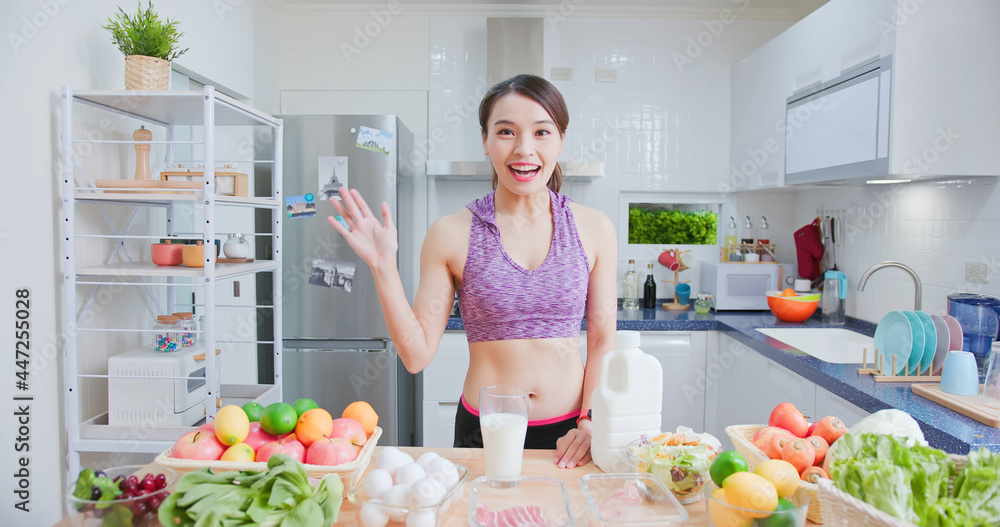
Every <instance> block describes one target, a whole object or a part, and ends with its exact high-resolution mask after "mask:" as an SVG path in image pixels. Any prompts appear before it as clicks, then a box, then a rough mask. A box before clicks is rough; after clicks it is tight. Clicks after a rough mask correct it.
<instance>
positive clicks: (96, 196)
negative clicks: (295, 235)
mask: <svg viewBox="0 0 1000 527" xmlns="http://www.w3.org/2000/svg"><path fill="white" fill-rule="evenodd" d="M61 102H62V129H61V143H62V161H61V162H62V168H63V170H62V171H61V174H62V177H63V181H61V182H60V183H61V186H62V218H63V226H62V234H63V235H62V240H61V241H62V246H63V254H62V275H63V291H62V304H63V305H62V318H63V324H64V326H65V327H66V330H65V335H64V338H65V341H64V349H63V361H64V362H63V369H64V379H65V387H64V390H65V392H64V394H65V404H64V407H65V419H66V428H67V435H68V438H67V441H68V451H69V455H68V467H67V469H68V479H67V481H72V479H73V478H75V475H76V474H77V473H78V472H79V469H80V453H81V452H120V451H123V450H128V451H130V452H140V453H158V452H161V451H163V450H165V449H166V448H169V447H170V445H172V444H173V443H174V441H175V440H176V439H177V438H178V437H180V435H181V434H183V433H184V432H185V431H188V430H191V429H192V428H189V427H182V426H155V424H154V426H152V427H151V429H146V427H143V430H142V433H141V434H136V430H135V429H136V428H137V427H136V426H128V427H118V426H112V425H109V424H108V418H107V415H108V414H107V413H105V414H103V415H97V416H87V417H81V415H80V413H81V412H80V404H81V401H80V398H81V395H82V394H81V393H80V379H82V378H94V377H97V378H105V379H110V376H109V375H107V374H105V375H94V374H82V373H80V370H79V365H78V361H77V359H78V357H79V356H80V355H79V354H80V353H81V351H83V352H85V350H80V349H78V346H77V344H78V338H77V337H78V333H79V332H81V331H105V332H115V331H118V332H121V331H130V332H149V328H148V327H147V328H94V327H82V326H81V321H82V320H83V317H84V315H85V314H86V313H87V312H88V310H89V309H91V307H92V304H93V302H94V298H95V296H96V295H97V293H98V291H99V290H100V288H101V287H103V286H106V285H115V286H118V285H122V286H129V287H139V288H142V289H144V290H145V292H146V294H147V296H148V297H149V299H150V300H152V303H153V304H154V305H156V306H157V309H159V302H157V301H156V298H155V297H154V295H153V293H152V290H154V289H157V288H163V289H165V293H164V296H165V298H166V309H165V310H163V311H164V312H166V313H170V312H173V311H174V309H175V307H176V306H177V305H184V304H177V303H176V302H175V290H176V289H177V287H192V288H199V289H202V290H203V291H204V293H203V309H204V311H203V313H204V315H205V324H204V326H203V327H202V328H201V330H200V332H199V335H198V340H199V344H198V345H200V346H203V347H204V349H208V350H211V349H217V348H216V345H217V344H219V343H226V342H233V341H227V340H222V339H217V328H216V309H217V308H220V307H222V308H230V307H244V308H246V307H252V308H254V309H258V308H264V309H271V310H272V323H273V332H274V333H273V334H274V338H273V340H272V341H267V342H260V341H256V340H253V341H247V342H245V343H247V344H249V343H254V344H261V343H264V344H271V345H272V347H273V350H274V381H273V385H257V386H254V387H248V386H247V385H232V387H231V388H230V389H235V391H234V392H233V393H231V394H230V395H232V396H233V397H235V398H242V397H254V396H255V395H257V394H259V393H263V392H264V391H266V392H267V393H268V394H269V397H270V398H272V399H273V398H274V397H276V398H277V400H281V346H280V343H281V341H282V340H281V310H280V309H279V308H277V307H276V306H278V305H279V303H280V299H281V281H282V280H281V269H282V266H281V239H280V234H281V219H282V217H283V215H284V211H283V206H282V203H283V198H282V190H281V181H282V176H281V167H282V122H281V120H280V119H275V118H274V117H272V116H270V115H267V114H265V113H263V112H260V111H258V110H256V109H254V108H251V107H249V106H247V105H245V104H243V103H241V102H239V101H237V100H235V99H232V98H230V97H227V96H225V95H223V94H220V93H216V91H215V89H214V88H213V87H212V86H205V87H204V89H203V90H200V91H74V90H73V89H72V88H71V87H68V86H64V87H63V89H62V101H61ZM77 104H84V105H88V106H91V107H95V108H98V109H100V110H103V111H107V112H111V113H114V114H117V115H121V116H126V117H130V118H133V119H136V120H138V121H140V122H143V123H146V124H150V125H155V126H161V127H163V128H164V129H165V130H166V138H167V139H166V140H165V141H152V142H148V141H147V142H143V143H152V144H163V145H166V146H165V150H166V156H165V159H164V160H163V164H164V166H169V165H172V164H173V148H174V145H181V144H183V145H201V146H202V147H203V149H204V156H203V158H204V159H203V163H204V167H205V168H204V183H205V186H204V188H203V189H201V190H196V191H189V192H187V193H183V194H177V193H168V192H164V191H157V190H148V191H147V190H145V189H144V190H142V191H141V193H136V192H133V193H109V192H106V191H105V190H106V189H98V188H96V187H94V186H93V184H92V182H91V181H90V180H89V179H88V178H87V176H86V174H85V173H84V170H83V167H82V165H81V163H80V162H79V160H78V159H77V158H76V156H75V150H74V146H75V145H76V144H77V143H92V144H97V143H105V144H117V145H122V146H125V145H128V146H132V145H135V144H137V143H139V141H124V140H104V139H101V138H96V139H95V138H92V137H84V138H81V137H74V120H73V114H74V107H75V105H77ZM188 125H193V126H201V127H203V131H204V133H203V137H204V139H202V140H200V141H175V140H174V132H175V130H174V127H175V126H188ZM222 126H251V127H265V128H267V129H269V130H270V131H271V132H272V133H273V145H274V149H273V157H272V158H271V159H264V160H257V159H249V160H239V161H234V162H239V163H250V164H251V165H252V166H256V165H257V164H271V165H272V170H271V178H272V181H271V189H272V194H271V196H269V197H233V196H219V195H216V193H215V177H214V175H215V167H216V166H217V165H218V164H220V163H227V162H230V161H220V160H218V159H216V155H215V152H216V148H215V146H216V145H215V139H214V136H215V134H214V131H215V130H216V128H217V127H222ZM253 130H258V128H253ZM158 172H159V171H158V170H157V171H156V172H154V177H155V174H158ZM252 172H253V170H251V182H250V188H251V189H253V180H252ZM78 176H79V179H81V180H82V181H83V182H84V183H85V186H82V187H77V186H76V184H77V178H78ZM250 193H251V194H253V192H252V191H251V192H250ZM181 202H191V203H194V204H195V205H196V206H197V205H198V204H200V205H202V211H203V213H204V221H205V223H204V228H203V229H202V230H200V231H199V232H198V233H196V234H195V238H196V239H197V238H200V239H201V240H202V242H203V244H204V246H205V247H212V246H214V243H215V237H216V226H215V224H216V221H215V211H216V208H217V207H249V208H253V209H266V210H270V212H271V233H270V241H271V246H272V252H271V255H272V256H271V258H272V259H270V260H254V261H253V262H248V263H216V262H215V259H214V258H209V259H206V262H205V266H204V267H203V268H192V267H184V266H172V267H160V266H157V265H154V264H153V263H152V262H141V261H136V260H134V259H133V258H132V256H131V254H129V251H128V248H127V247H126V245H125V240H128V239H133V240H134V239H146V240H148V241H154V240H157V239H160V238H164V237H166V236H170V235H173V234H175V233H174V221H173V218H174V213H175V210H174V209H175V205H177V204H178V203H181ZM77 204H81V205H85V206H96V207H98V208H99V209H100V211H101V213H102V214H103V215H104V218H105V220H106V221H107V225H108V227H107V228H108V229H109V230H110V232H111V234H107V235H86V234H78V233H77V232H76V205H77ZM105 206H126V207H134V209H133V211H132V214H131V217H130V219H129V220H128V224H127V226H126V227H125V228H124V229H123V230H120V229H119V228H118V227H116V225H115V224H114V223H113V222H112V221H111V219H110V217H109V216H108V214H107V212H106V211H105V209H104V207H105ZM144 207H162V208H165V209H166V215H167V222H166V232H165V233H146V234H149V235H131V234H129V231H130V230H131V229H132V227H133V223H134V221H135V217H136V213H137V212H138V211H139V210H140V209H142V208H144ZM255 234H256V233H255ZM258 235H264V236H266V234H258ZM84 237H90V238H107V239H111V240H114V241H115V242H116V244H115V246H114V250H113V251H112V252H111V254H110V255H109V256H108V257H107V259H106V261H105V262H104V263H103V264H102V265H86V266H77V262H76V240H77V239H78V238H84ZM190 238H191V237H189V239H190ZM260 272H269V273H272V276H273V280H272V283H273V290H272V298H273V299H274V302H273V304H274V305H253V306H222V305H218V304H217V303H216V298H215V286H216V281H217V280H219V279H223V278H232V277H237V276H241V275H250V274H255V273H260ZM86 289H91V290H92V291H91V292H90V297H89V299H88V300H86V301H85V302H84V304H83V306H82V309H81V308H80V306H79V304H78V298H77V294H78V292H79V291H80V290H86ZM81 298H82V297H81ZM78 309H79V311H78ZM154 314H159V313H154ZM122 351H127V350H122ZM218 361H219V359H217V358H216V355H215V354H214V353H206V354H205V378H204V379H205V381H206V383H207V395H206V396H205V399H204V405H205V413H206V415H207V416H208V417H209V418H212V417H214V415H215V411H216V404H215V401H216V399H217V397H220V396H222V395H223V391H224V387H223V386H222V385H221V384H220V382H219V375H218V369H219V363H218ZM159 378H161V379H162V378H164V377H159ZM172 379H189V380H190V379H194V380H201V378H200V377H173V378H172ZM247 388H254V389H250V390H248V389H247ZM238 392H243V393H238ZM161 424H162V423H161ZM126 441H127V442H128V448H127V449H125V448H123V446H124V443H125V442H126Z"/></svg>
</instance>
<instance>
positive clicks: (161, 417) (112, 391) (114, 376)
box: [108, 344, 218, 426]
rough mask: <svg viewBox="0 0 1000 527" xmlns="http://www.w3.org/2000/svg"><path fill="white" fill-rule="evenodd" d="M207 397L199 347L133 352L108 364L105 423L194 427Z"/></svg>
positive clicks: (202, 353) (122, 354)
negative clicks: (106, 414)
mask: <svg viewBox="0 0 1000 527" xmlns="http://www.w3.org/2000/svg"><path fill="white" fill-rule="evenodd" d="M216 354H217V355H218V350H216ZM207 394H208V387H207V386H206V384H205V351H204V346H202V345H200V344H196V345H194V346H191V347H188V348H181V349H179V350H177V351H174V352H168V353H163V352H157V351H153V350H152V349H137V350H132V351H128V352H125V353H120V354H118V355H115V356H113V357H111V358H109V359H108V424H111V425H128V426H148V425H149V424H150V423H155V424H157V425H161V426H193V425H194V424H195V423H197V422H198V421H200V420H201V419H203V418H204V417H205V397H206V396H207Z"/></svg>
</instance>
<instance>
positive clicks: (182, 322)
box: [173, 313, 198, 347]
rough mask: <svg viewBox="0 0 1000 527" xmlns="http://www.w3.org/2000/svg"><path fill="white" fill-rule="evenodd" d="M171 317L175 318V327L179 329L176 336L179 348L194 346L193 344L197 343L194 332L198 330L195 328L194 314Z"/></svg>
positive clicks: (177, 314)
mask: <svg viewBox="0 0 1000 527" xmlns="http://www.w3.org/2000/svg"><path fill="white" fill-rule="evenodd" d="M173 316H175V317H177V326H178V328H179V329H180V331H179V333H178V335H179V340H180V341H181V346H184V347H190V346H194V343H195V342H197V339H196V338H195V331H197V329H198V328H196V327H195V322H194V313H174V315H173Z"/></svg>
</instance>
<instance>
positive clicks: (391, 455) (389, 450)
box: [375, 446, 413, 475]
mask: <svg viewBox="0 0 1000 527" xmlns="http://www.w3.org/2000/svg"><path fill="white" fill-rule="evenodd" d="M409 463H413V457H412V456H410V455H409V454H407V453H406V452H403V451H402V450H400V449H398V448H396V447H392V446H387V447H385V448H383V449H382V450H381V451H379V453H378V457H377V458H375V466H376V467H377V468H380V469H382V470H385V471H386V472H388V473H389V474H392V475H395V474H396V470H398V469H399V467H401V466H403V465H406V464H409Z"/></svg>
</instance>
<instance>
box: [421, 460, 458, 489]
mask: <svg viewBox="0 0 1000 527" xmlns="http://www.w3.org/2000/svg"><path fill="white" fill-rule="evenodd" d="M427 477H429V478H432V479H436V480H438V481H439V482H441V484H442V485H444V488H446V489H451V488H452V487H453V486H455V484H456V483H458V468H457V467H455V464H454V463H452V462H451V461H448V460H447V459H445V458H443V457H442V458H438V459H435V460H434V461H431V462H430V464H429V465H428V466H427Z"/></svg>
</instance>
